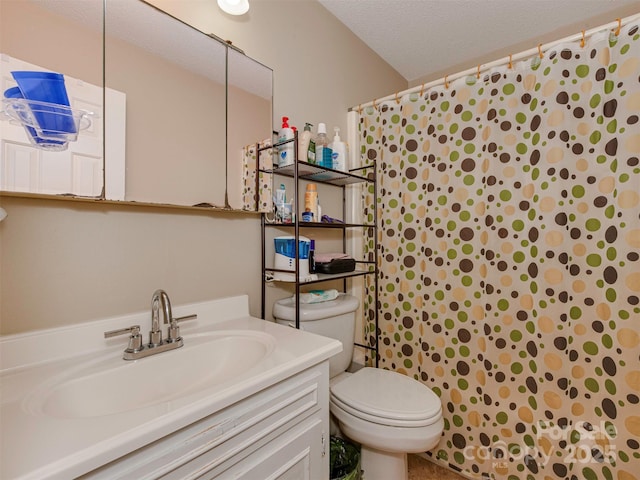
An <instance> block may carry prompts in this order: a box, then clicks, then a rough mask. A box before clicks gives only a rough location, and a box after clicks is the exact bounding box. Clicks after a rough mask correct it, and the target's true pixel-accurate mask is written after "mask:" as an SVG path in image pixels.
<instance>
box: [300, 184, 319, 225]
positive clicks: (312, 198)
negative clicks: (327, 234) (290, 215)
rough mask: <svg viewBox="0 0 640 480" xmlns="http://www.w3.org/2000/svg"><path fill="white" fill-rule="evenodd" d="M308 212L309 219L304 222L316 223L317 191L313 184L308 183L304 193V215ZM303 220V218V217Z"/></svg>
mask: <svg viewBox="0 0 640 480" xmlns="http://www.w3.org/2000/svg"><path fill="white" fill-rule="evenodd" d="M307 212H310V213H311V219H308V220H305V221H307V222H317V221H319V219H318V189H317V187H316V184H315V183H308V184H307V189H306V191H305V192H304V213H303V215H304V214H305V213H307ZM303 218H304V217H303Z"/></svg>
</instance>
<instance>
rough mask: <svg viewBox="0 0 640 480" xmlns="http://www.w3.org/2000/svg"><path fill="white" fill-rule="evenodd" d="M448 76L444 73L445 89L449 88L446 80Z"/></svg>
mask: <svg viewBox="0 0 640 480" xmlns="http://www.w3.org/2000/svg"><path fill="white" fill-rule="evenodd" d="M448 76H449V75H445V76H444V88H446V89H447V90H448V89H449V82H448V81H447V77H448Z"/></svg>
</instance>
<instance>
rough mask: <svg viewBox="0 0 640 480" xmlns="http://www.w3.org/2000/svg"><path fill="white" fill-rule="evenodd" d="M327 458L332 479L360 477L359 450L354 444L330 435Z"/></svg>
mask: <svg viewBox="0 0 640 480" xmlns="http://www.w3.org/2000/svg"><path fill="white" fill-rule="evenodd" d="M329 459H330V460H329V463H330V465H331V477H330V478H331V479H332V480H338V479H340V480H357V479H359V478H360V450H359V449H358V448H357V447H356V446H355V445H353V444H351V443H349V442H346V441H344V440H343V439H341V438H338V437H333V436H332V437H331V448H330V456H329Z"/></svg>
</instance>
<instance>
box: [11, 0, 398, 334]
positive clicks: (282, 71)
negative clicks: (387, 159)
mask: <svg viewBox="0 0 640 480" xmlns="http://www.w3.org/2000/svg"><path fill="white" fill-rule="evenodd" d="M11 1H14V0H2V2H1V4H2V5H5V4H6V3H10V2H11ZM15 1H21V0H15ZM153 3H155V4H156V5H157V6H159V7H161V8H163V9H165V10H167V11H169V12H170V13H172V14H174V15H175V16H178V17H180V18H182V19H183V20H186V21H189V22H190V23H192V24H194V26H196V27H197V28H200V29H202V30H203V31H205V32H212V33H215V34H217V35H218V36H220V37H222V38H224V39H229V40H232V41H233V43H234V44H235V45H237V46H238V47H240V48H242V49H243V50H244V51H245V52H246V53H247V54H248V55H249V56H251V57H253V58H255V59H256V60H258V61H260V62H262V63H264V64H266V65H268V66H270V67H271V68H273V70H274V94H275V103H274V117H275V118H276V119H279V117H281V116H283V115H286V116H289V117H290V118H291V119H292V122H293V123H294V124H295V125H297V126H302V125H304V122H311V123H314V124H317V123H318V122H325V123H326V124H327V127H328V128H329V129H330V130H332V129H333V127H334V126H339V127H340V128H341V130H342V131H344V132H346V112H347V109H348V108H349V107H350V106H353V105H357V104H358V103H364V102H366V101H368V100H370V99H371V98H375V97H380V96H383V95H386V94H388V93H389V92H393V91H397V90H402V89H404V88H406V87H407V82H406V81H405V80H404V79H403V78H402V77H401V76H400V75H398V74H397V73H396V72H395V71H394V70H393V69H391V68H390V67H389V66H388V65H387V64H386V63H384V62H383V61H382V60H381V59H380V58H379V57H378V56H377V55H375V54H374V53H373V52H371V50H369V49H368V48H367V47H366V46H365V45H364V44H363V43H362V42H361V41H360V40H358V39H357V38H356V37H355V36H354V35H353V34H352V33H351V32H349V31H348V30H347V29H346V28H345V27H344V26H343V25H342V24H341V23H339V22H338V21H337V20H336V19H335V18H334V17H333V16H331V15H330V14H329V13H328V12H327V11H326V10H325V9H324V8H323V7H322V6H320V4H319V3H317V2H316V1H315V0H289V1H277V0H251V11H250V13H249V15H247V16H243V17H239V18H235V17H229V16H226V15H224V14H223V13H221V12H220V11H219V10H218V8H217V6H216V2H215V0H154V2H153ZM0 8H4V7H0ZM0 14H1V12H0ZM0 204H1V206H2V207H3V208H4V209H5V210H6V211H7V212H8V214H9V217H8V218H7V219H6V220H5V221H3V222H1V223H0V333H1V334H10V333H17V332H24V331H28V330H33V329H38V328H50V327H55V326H60V325H68V324H74V323H79V322H83V321H87V320H92V319H97V318H103V317H106V316H113V315H119V314H124V313H129V312H136V311H141V310H144V309H147V308H149V302H150V299H151V294H152V293H153V291H154V290H155V289H156V288H164V289H165V290H167V292H168V293H169V295H170V296H171V299H172V301H173V302H174V303H175V304H183V303H189V302H194V301H200V300H206V299H211V298H218V297H223V296H229V295H238V294H245V293H246V294H248V295H249V296H250V300H251V305H250V308H251V313H252V314H254V315H259V314H260V291H261V290H260V287H261V281H260V278H261V276H260V220H259V217H258V216H256V215H249V214H232V213H199V212H198V213H194V212H192V211H187V210H180V209H161V208H143V207H131V206H115V205H101V204H87V203H79V202H72V201H62V200H60V201H56V200H37V199H21V198H13V197H0ZM323 206H324V205H323Z"/></svg>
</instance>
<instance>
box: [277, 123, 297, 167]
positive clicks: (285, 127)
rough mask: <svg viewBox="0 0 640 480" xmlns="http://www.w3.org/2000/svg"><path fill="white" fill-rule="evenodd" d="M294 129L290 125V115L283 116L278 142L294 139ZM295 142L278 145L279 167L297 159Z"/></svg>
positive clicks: (290, 163)
mask: <svg viewBox="0 0 640 480" xmlns="http://www.w3.org/2000/svg"><path fill="white" fill-rule="evenodd" d="M294 135H295V134H294V133H293V129H292V128H291V127H290V126H289V117H282V127H281V128H280V132H279V133H278V143H282V142H285V141H287V140H293V137H294ZM293 143H294V142H292V141H291V142H288V143H285V144H283V145H279V146H278V167H286V166H287V165H292V164H293V162H294V159H295V150H294V146H293Z"/></svg>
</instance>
